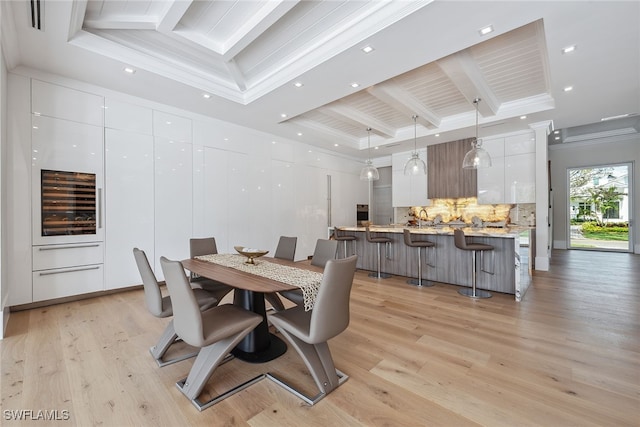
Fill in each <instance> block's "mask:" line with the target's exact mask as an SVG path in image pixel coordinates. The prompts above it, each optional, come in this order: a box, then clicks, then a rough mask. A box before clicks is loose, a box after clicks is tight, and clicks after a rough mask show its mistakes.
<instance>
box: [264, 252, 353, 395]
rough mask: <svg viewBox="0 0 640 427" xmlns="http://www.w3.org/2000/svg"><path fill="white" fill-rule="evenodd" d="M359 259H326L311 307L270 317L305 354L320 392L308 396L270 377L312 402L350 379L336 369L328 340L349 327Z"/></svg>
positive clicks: (288, 339) (289, 310) (306, 362)
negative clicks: (350, 300)
mask: <svg viewBox="0 0 640 427" xmlns="http://www.w3.org/2000/svg"><path fill="white" fill-rule="evenodd" d="M357 259H358V257H357V256H356V255H353V256H351V257H349V258H343V259H336V260H329V261H327V265H326V266H325V269H324V275H323V278H322V283H321V284H320V288H319V290H318V295H317V297H316V300H315V303H314V306H313V309H312V310H310V311H305V309H304V306H303V305H297V306H295V307H292V308H289V309H286V310H284V311H280V312H277V313H273V314H271V315H270V316H269V320H270V321H271V323H272V324H273V325H274V326H275V327H276V328H277V329H278V330H279V331H280V332H281V333H282V335H284V337H285V338H286V339H287V341H289V342H290V343H291V345H292V346H293V347H294V348H295V349H296V351H297V352H298V353H299V354H300V357H302V360H303V361H304V363H305V365H306V366H307V369H309V371H310V372H311V375H312V377H313V379H314V381H315V383H316V386H317V387H318V389H319V393H318V394H317V395H316V396H314V397H308V396H306V395H304V394H303V393H301V392H299V391H297V390H295V389H294V388H293V387H291V386H290V385H288V384H286V383H285V382H284V381H283V380H281V379H279V378H277V377H274V376H273V374H269V375H270V378H271V379H272V380H274V381H275V382H277V383H278V384H280V385H281V386H283V387H284V388H286V389H287V390H289V391H291V392H292V393H294V394H295V395H296V396H298V397H300V398H301V399H303V400H304V401H305V402H306V403H308V404H309V405H314V404H315V403H317V402H318V401H319V400H320V399H322V398H323V397H324V396H326V395H327V394H329V393H330V392H331V391H333V390H335V389H336V388H337V387H338V386H339V385H340V384H342V383H343V382H344V381H346V380H347V378H348V376H346V375H345V374H344V373H342V372H340V371H338V370H337V369H336V368H335V366H334V363H333V358H332V357H331V352H330V351H329V344H328V343H327V342H328V340H330V339H331V338H334V337H335V336H337V335H339V334H340V333H342V332H343V331H344V330H345V329H346V328H347V326H349V299H350V295H351V288H352V285H353V277H354V274H355V271H356V261H357Z"/></svg>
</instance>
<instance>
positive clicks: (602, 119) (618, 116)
mask: <svg viewBox="0 0 640 427" xmlns="http://www.w3.org/2000/svg"><path fill="white" fill-rule="evenodd" d="M624 117H629V114H628V113H627V114H618V115H617V116H610V117H603V118H601V119H600V121H601V122H606V121H607V120H615V119H622V118H624Z"/></svg>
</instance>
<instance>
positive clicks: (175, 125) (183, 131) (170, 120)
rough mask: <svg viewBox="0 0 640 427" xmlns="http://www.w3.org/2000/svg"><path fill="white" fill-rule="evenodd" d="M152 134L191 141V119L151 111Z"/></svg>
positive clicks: (178, 140)
mask: <svg viewBox="0 0 640 427" xmlns="http://www.w3.org/2000/svg"><path fill="white" fill-rule="evenodd" d="M153 136H155V137H163V138H167V139H172V140H174V141H177V142H191V141H192V139H193V138H192V129H191V119H188V118H185V117H180V116H176V115H174V114H169V113H164V112H162V111H155V110H154V111H153Z"/></svg>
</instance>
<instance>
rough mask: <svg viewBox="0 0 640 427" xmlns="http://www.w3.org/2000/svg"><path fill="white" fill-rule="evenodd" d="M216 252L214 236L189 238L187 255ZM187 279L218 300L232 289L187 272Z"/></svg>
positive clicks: (194, 255) (193, 256) (193, 255)
mask: <svg viewBox="0 0 640 427" xmlns="http://www.w3.org/2000/svg"><path fill="white" fill-rule="evenodd" d="M217 253H218V246H217V245H216V239H215V237H202V238H191V239H189V257H190V258H195V257H197V256H200V255H211V254H217ZM189 281H190V282H191V284H192V285H195V286H196V287H200V288H202V289H205V290H207V291H209V292H211V293H213V294H214V295H215V296H216V298H217V299H218V301H222V298H224V296H225V295H227V294H228V293H229V292H231V291H232V290H233V288H232V287H231V286H227V285H225V284H222V283H219V282H216V281H215V280H212V279H208V278H206V277H201V276H198V275H196V274H193V273H189Z"/></svg>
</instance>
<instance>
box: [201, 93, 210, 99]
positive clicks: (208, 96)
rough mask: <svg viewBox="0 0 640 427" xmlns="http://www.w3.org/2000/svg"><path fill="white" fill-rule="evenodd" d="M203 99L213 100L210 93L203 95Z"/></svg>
mask: <svg viewBox="0 0 640 427" xmlns="http://www.w3.org/2000/svg"><path fill="white" fill-rule="evenodd" d="M202 97H203V98H204V99H209V98H211V94H209V93H203V94H202Z"/></svg>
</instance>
